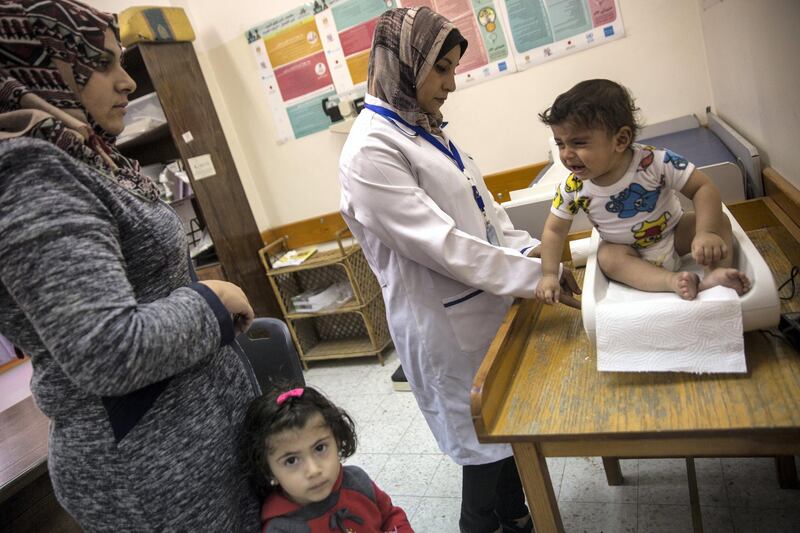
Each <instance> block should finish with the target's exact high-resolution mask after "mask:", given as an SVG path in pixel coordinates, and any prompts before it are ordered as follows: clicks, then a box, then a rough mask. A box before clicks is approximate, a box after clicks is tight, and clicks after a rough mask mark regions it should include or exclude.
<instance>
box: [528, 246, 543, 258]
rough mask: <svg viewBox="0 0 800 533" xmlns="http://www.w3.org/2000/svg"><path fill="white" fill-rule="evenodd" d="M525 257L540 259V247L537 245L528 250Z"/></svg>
mask: <svg viewBox="0 0 800 533" xmlns="http://www.w3.org/2000/svg"><path fill="white" fill-rule="evenodd" d="M525 255H526V256H527V257H542V245H541V244H537V245H536V246H534V247H533V248H531V249H530V250H528V253H527V254H525Z"/></svg>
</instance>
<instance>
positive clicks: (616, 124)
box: [539, 80, 641, 142]
mask: <svg viewBox="0 0 800 533" xmlns="http://www.w3.org/2000/svg"><path fill="white" fill-rule="evenodd" d="M638 111H639V108H638V107H636V104H635V103H634V101H633V97H632V96H631V94H630V92H629V91H628V89H626V88H625V87H623V86H622V85H620V84H618V83H616V82H613V81H611V80H585V81H582V82H580V83H578V84H577V85H575V86H574V87H573V88H572V89H570V90H569V91H567V92H565V93H562V94H560V95H558V97H557V98H556V101H555V102H553V105H552V106H550V107H549V108H548V109H546V110H545V111H544V113H539V120H541V121H542V122H544V123H545V124H547V125H548V126H554V125H559V124H564V123H568V124H571V125H573V126H576V127H578V128H585V129H596V128H602V129H604V130H606V132H608V134H609V135H615V134H616V133H617V132H618V131H619V130H620V128H622V127H624V126H628V127H629V128H630V129H631V135H632V138H631V142H633V139H635V138H636V135H637V134H638V133H639V130H640V129H641V125H640V124H639V122H638V121H637V119H636V115H637V113H638Z"/></svg>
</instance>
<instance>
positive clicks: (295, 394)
mask: <svg viewBox="0 0 800 533" xmlns="http://www.w3.org/2000/svg"><path fill="white" fill-rule="evenodd" d="M302 395H303V389H292V390H288V391H286V392H284V393H281V394H280V395H279V396H278V399H277V401H276V403H277V404H278V405H283V402H285V401H286V400H288V399H289V398H299V397H300V396H302Z"/></svg>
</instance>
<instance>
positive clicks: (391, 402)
mask: <svg viewBox="0 0 800 533" xmlns="http://www.w3.org/2000/svg"><path fill="white" fill-rule="evenodd" d="M370 397H372V396H370ZM376 398H379V399H380V402H379V403H378V404H377V407H376V408H375V411H374V412H373V416H374V417H375V418H379V419H381V420H398V419H405V420H416V419H423V420H424V417H423V416H422V412H421V411H420V410H419V406H418V405H417V401H416V400H415V399H414V396H413V395H411V394H401V393H399V392H395V393H393V394H387V395H384V396H377V397H376Z"/></svg>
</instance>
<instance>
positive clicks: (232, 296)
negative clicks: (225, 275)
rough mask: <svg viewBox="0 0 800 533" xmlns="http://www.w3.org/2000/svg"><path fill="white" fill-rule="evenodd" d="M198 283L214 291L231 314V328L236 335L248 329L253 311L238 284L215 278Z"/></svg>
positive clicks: (251, 321)
mask: <svg viewBox="0 0 800 533" xmlns="http://www.w3.org/2000/svg"><path fill="white" fill-rule="evenodd" d="M200 283H202V284H203V285H205V286H206V287H208V288H209V289H211V290H212V291H214V294H216V295H217V298H219V299H220V301H221V302H222V305H224V306H225V309H227V310H228V312H229V313H230V314H231V317H232V318H233V329H234V331H235V332H236V335H237V336H238V335H241V334H242V333H244V332H245V331H247V330H248V329H250V325H251V324H252V323H253V318H254V317H255V313H253V308H252V307H251V306H250V302H249V301H248V300H247V296H245V294H244V291H242V289H240V288H239V286H238V285H234V284H233V283H229V282H227V281H220V280H216V279H210V280H205V281H201V282H200Z"/></svg>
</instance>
